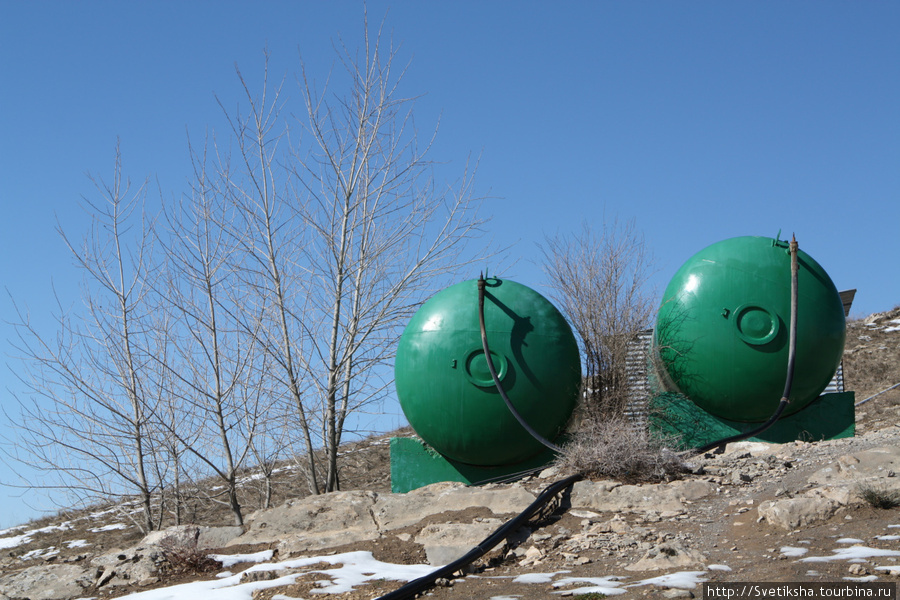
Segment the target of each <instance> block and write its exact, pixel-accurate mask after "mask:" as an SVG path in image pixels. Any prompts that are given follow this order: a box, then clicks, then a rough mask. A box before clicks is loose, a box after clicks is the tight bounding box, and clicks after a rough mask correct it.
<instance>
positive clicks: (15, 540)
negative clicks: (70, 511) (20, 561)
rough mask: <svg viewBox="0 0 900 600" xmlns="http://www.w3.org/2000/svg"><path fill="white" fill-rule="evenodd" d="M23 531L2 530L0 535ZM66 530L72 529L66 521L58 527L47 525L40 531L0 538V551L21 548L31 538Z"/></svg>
mask: <svg viewBox="0 0 900 600" xmlns="http://www.w3.org/2000/svg"><path fill="white" fill-rule="evenodd" d="M22 529H25V528H24V527H21V526H19V527H12V528H10V529H4V530H3V531H0V535H3V534H6V533H9V532H11V531H21V530H22ZM68 529H72V523H71V522H70V521H66V522H64V523H60V524H59V525H49V526H47V527H41V528H40V529H29V530H28V531H25V532H23V533H20V534H19V535H14V536H11V537H0V550H6V549H7V548H15V547H16V546H21V545H22V544H27V543H29V542H31V539H32V537H33V536H35V535H37V534H39V533H52V532H54V531H66V530H68Z"/></svg>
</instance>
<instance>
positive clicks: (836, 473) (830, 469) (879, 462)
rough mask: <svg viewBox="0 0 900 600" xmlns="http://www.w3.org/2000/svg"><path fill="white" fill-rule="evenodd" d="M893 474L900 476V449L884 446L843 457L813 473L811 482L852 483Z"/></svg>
mask: <svg viewBox="0 0 900 600" xmlns="http://www.w3.org/2000/svg"><path fill="white" fill-rule="evenodd" d="M893 474H900V447H897V446H884V447H881V448H872V449H871V450H863V451H861V452H854V453H853V454H847V455H845V456H842V457H840V458H839V459H837V461H835V462H834V463H832V464H830V465H828V466H827V467H825V468H823V469H819V470H818V471H816V472H815V473H813V475H812V476H811V477H810V478H809V482H810V483H813V484H818V485H822V484H829V483H830V484H834V483H850V482H858V481H861V480H864V479H870V478H873V477H878V478H881V477H889V476H891V475H893ZM898 485H900V484H898Z"/></svg>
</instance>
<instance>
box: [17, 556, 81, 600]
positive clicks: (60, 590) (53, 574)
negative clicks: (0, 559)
mask: <svg viewBox="0 0 900 600" xmlns="http://www.w3.org/2000/svg"><path fill="white" fill-rule="evenodd" d="M95 573H96V570H95V569H87V568H84V567H78V566H76V565H65V564H61V565H47V566H37V567H29V568H27V569H23V570H22V571H19V572H18V573H13V574H10V575H3V576H0V594H5V595H6V596H8V597H10V598H28V599H29V600H68V599H69V598H79V597H82V596H84V595H85V590H86V589H87V588H90V587H91V586H93V584H94V579H95Z"/></svg>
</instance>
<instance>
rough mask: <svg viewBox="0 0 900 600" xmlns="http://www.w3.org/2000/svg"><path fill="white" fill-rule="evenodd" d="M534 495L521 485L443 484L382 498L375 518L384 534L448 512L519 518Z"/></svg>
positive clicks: (378, 502) (381, 496) (374, 512)
mask: <svg viewBox="0 0 900 600" xmlns="http://www.w3.org/2000/svg"><path fill="white" fill-rule="evenodd" d="M534 498H535V497H534V494H532V493H531V492H529V491H528V490H526V489H525V488H524V487H522V486H521V485H513V486H509V487H496V488H490V487H468V486H466V485H465V484H462V483H456V482H444V483H435V484H432V485H428V486H425V487H422V488H419V489H417V490H413V491H411V492H409V493H406V494H379V495H378V498H377V499H376V501H375V506H374V509H373V515H374V517H375V521H376V522H377V523H378V526H379V527H380V528H381V529H382V530H384V531H389V530H391V529H399V528H401V527H406V526H408V525H415V524H416V523H418V522H419V521H421V520H422V519H424V518H426V517H428V516H431V515H436V514H440V513H442V512H447V511H456V510H465V509H466V508H472V507H485V508H487V509H488V510H490V511H491V512H492V513H494V514H495V515H505V514H518V513H520V512H522V511H523V510H525V509H526V508H527V507H528V505H529V504H531V503H532V502H534Z"/></svg>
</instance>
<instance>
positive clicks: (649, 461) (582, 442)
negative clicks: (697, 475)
mask: <svg viewBox="0 0 900 600" xmlns="http://www.w3.org/2000/svg"><path fill="white" fill-rule="evenodd" d="M670 442H671V440H667V439H662V438H657V437H654V436H650V435H649V434H648V433H647V431H646V430H644V429H641V428H636V427H635V426H634V425H633V424H631V422H630V421H628V420H626V419H624V418H621V419H612V420H606V421H603V422H592V423H586V424H585V425H584V428H583V429H582V430H581V431H578V432H576V433H573V434H572V435H571V436H570V438H569V441H568V442H567V443H566V444H565V445H564V446H563V448H562V454H561V455H560V456H559V457H558V458H557V460H556V466H558V467H559V468H560V470H561V471H563V472H565V473H567V474H576V473H577V474H580V475H583V476H584V477H587V478H591V479H616V480H618V481H624V482H627V483H640V482H658V481H669V480H671V479H675V478H677V477H678V476H679V474H680V473H681V472H682V471H683V470H684V466H683V463H682V461H681V459H680V457H679V456H678V454H677V453H676V452H675V451H673V450H672V449H671V448H670V447H669V446H670Z"/></svg>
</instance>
